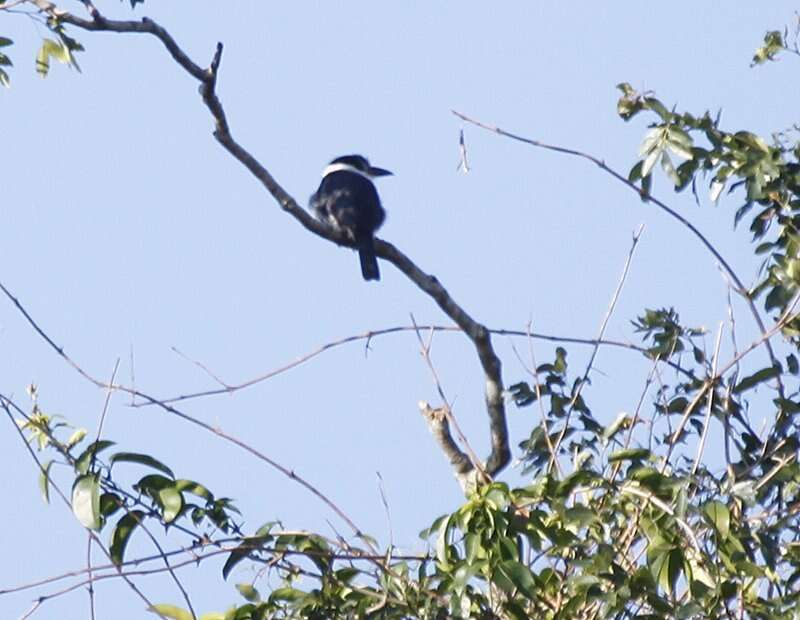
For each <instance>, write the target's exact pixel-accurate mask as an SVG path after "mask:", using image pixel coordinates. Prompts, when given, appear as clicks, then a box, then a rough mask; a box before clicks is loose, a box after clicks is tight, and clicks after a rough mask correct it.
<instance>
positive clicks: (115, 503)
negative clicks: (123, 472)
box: [100, 493, 123, 517]
mask: <svg viewBox="0 0 800 620" xmlns="http://www.w3.org/2000/svg"><path fill="white" fill-rule="evenodd" d="M122 506H123V502H122V498H121V497H120V496H119V495H117V494H116V493H103V494H102V495H101V496H100V514H101V515H103V516H104V517H110V516H111V515H113V514H114V513H115V512H117V510H119V509H120V508H122Z"/></svg>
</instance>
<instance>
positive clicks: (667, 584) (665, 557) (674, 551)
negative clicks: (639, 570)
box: [648, 547, 683, 596]
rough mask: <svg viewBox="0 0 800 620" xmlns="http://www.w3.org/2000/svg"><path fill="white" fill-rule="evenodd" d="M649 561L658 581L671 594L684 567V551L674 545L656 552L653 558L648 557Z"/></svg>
mask: <svg viewBox="0 0 800 620" xmlns="http://www.w3.org/2000/svg"><path fill="white" fill-rule="evenodd" d="M648 556H649V554H648ZM648 561H649V562H650V570H651V571H652V573H653V577H654V578H655V580H656V583H658V585H659V586H661V589H662V590H663V591H664V592H665V593H666V594H667V595H668V596H671V595H672V592H673V590H674V589H675V584H676V583H677V581H678V577H680V573H681V570H682V569H683V553H682V552H681V550H680V549H678V548H675V547H673V548H671V549H669V550H666V551H661V552H658V553H656V554H655V555H654V556H653V557H652V560H651V559H650V558H649V557H648Z"/></svg>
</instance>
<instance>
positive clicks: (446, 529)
mask: <svg viewBox="0 0 800 620" xmlns="http://www.w3.org/2000/svg"><path fill="white" fill-rule="evenodd" d="M450 526H451V518H450V516H448V517H447V518H446V519H445V520H444V521H442V524H441V525H440V526H439V535H438V536H437V537H436V559H437V560H439V562H440V563H441V564H442V567H443V568H444V567H449V566H450V562H449V561H448V557H447V556H448V554H447V549H448V547H449V538H450V536H449V534H450ZM445 570H446V569H445Z"/></svg>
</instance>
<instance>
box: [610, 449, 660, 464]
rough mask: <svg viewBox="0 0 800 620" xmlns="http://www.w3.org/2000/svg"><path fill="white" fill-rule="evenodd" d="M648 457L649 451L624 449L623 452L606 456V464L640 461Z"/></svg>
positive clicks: (618, 451)
mask: <svg viewBox="0 0 800 620" xmlns="http://www.w3.org/2000/svg"><path fill="white" fill-rule="evenodd" d="M649 456H650V450H648V449H647V448H626V449H624V450H617V451H616V452H612V453H611V454H609V455H608V462H609V463H614V462H616V461H641V460H642V459H646V458H648V457H649Z"/></svg>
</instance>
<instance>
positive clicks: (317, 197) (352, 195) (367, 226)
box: [310, 155, 392, 280]
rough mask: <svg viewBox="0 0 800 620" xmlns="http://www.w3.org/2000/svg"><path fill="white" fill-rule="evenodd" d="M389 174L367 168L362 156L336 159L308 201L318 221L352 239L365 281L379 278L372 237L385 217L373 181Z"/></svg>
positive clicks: (365, 160)
mask: <svg viewBox="0 0 800 620" xmlns="http://www.w3.org/2000/svg"><path fill="white" fill-rule="evenodd" d="M389 174H392V173H391V172H389V171H388V170H384V169H382V168H375V167H374V166H370V164H369V161H367V159H366V158H365V157H362V156H361V155H345V156H343V157H337V158H336V159H334V160H333V161H332V162H331V163H330V164H329V165H328V166H327V167H326V168H325V170H323V172H322V182H321V183H320V185H319V189H317V191H316V192H315V193H314V194H313V195H312V196H311V200H310V204H311V208H312V209H313V210H314V212H315V213H316V215H317V217H318V218H319V219H320V220H322V221H324V222H327V223H328V224H330V225H331V226H332V227H334V228H336V229H338V230H341V231H343V232H344V233H346V234H347V235H348V236H349V237H350V238H351V239H352V240H353V242H354V244H355V246H356V248H357V249H358V256H359V259H360V261H361V275H362V276H363V277H364V279H365V280H380V279H381V276H380V270H379V269H378V259H377V258H376V256H375V242H374V234H375V231H376V230H378V228H380V226H381V224H383V220H384V219H385V218H386V212H385V211H384V210H383V207H382V206H381V200H380V197H379V196H378V191H377V190H376V189H375V185H374V184H373V183H372V178H374V177H378V176H385V175H389Z"/></svg>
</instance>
